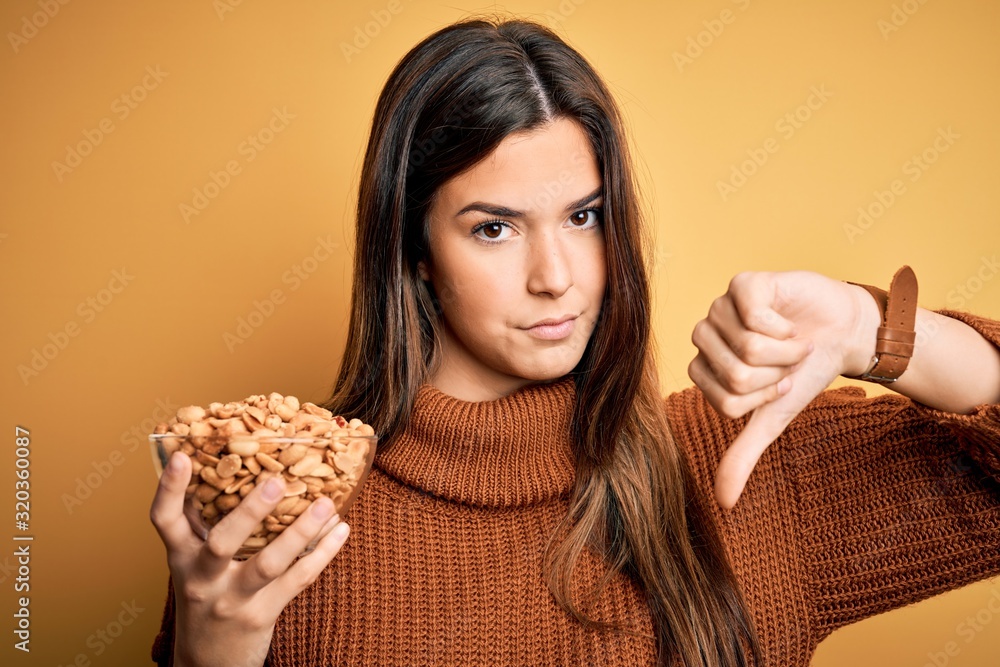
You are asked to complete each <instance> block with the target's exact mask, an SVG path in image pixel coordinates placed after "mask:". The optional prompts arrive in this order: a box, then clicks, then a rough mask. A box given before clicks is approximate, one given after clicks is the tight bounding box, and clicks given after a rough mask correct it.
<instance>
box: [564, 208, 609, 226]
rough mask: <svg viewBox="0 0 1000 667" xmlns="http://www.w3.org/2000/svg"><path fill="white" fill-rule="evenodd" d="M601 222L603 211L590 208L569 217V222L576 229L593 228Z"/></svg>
mask: <svg viewBox="0 0 1000 667" xmlns="http://www.w3.org/2000/svg"><path fill="white" fill-rule="evenodd" d="M600 221H601V210H600V209H596V208H588V209H584V210H583V211H577V212H576V213H574V214H573V215H571V216H570V217H569V222H570V224H571V225H572V226H574V227H593V226H595V225H597V224H598V223H599V222H600Z"/></svg>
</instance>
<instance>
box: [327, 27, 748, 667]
mask: <svg viewBox="0 0 1000 667" xmlns="http://www.w3.org/2000/svg"><path fill="white" fill-rule="evenodd" d="M556 117H566V118H572V119H574V120H576V121H577V122H579V123H580V125H581V126H582V127H583V128H584V130H585V131H586V133H587V135H588V137H589V139H590V143H591V146H592V148H593V151H594V154H595V155H596V157H597V160H598V169H599V171H600V173H601V174H602V179H603V184H604V190H603V194H604V237H605V239H606V244H607V245H606V257H607V270H608V275H607V288H606V293H605V298H604V302H603V304H602V311H601V316H600V318H599V320H598V323H597V325H596V328H595V330H594V332H593V334H592V336H591V339H590V342H589V344H588V347H587V349H586V351H585V353H584V355H583V358H582V359H581V361H580V363H579V365H578V366H577V368H576V369H574V372H573V378H574V381H575V384H576V404H575V406H574V415H573V432H572V438H573V446H574V451H575V454H576V467H577V476H576V483H575V485H574V490H573V494H572V498H571V500H570V511H569V514H568V515H567V517H566V518H565V520H564V522H563V524H562V526H561V527H560V529H559V530H558V531H557V533H556V535H555V536H554V539H553V541H552V542H551V543H550V545H549V548H548V549H547V552H546V576H547V581H548V584H549V588H550V590H551V591H552V593H553V595H554V596H555V599H556V600H557V601H558V603H559V604H560V605H561V606H562V607H563V608H564V609H565V610H567V611H568V612H569V613H570V614H572V615H573V616H574V617H576V618H577V619H578V620H579V621H580V622H581V623H584V624H587V625H592V626H597V625H601V624H599V623H597V622H595V621H593V620H592V619H590V618H588V617H587V615H586V613H585V611H584V610H583V608H582V607H583V605H581V604H580V603H579V601H577V600H575V599H574V597H573V595H572V594H571V590H572V586H571V582H572V580H573V572H574V568H575V567H576V565H577V563H578V562H579V559H580V556H581V554H582V552H583V551H584V549H593V550H595V551H596V552H598V553H600V554H601V555H602V556H603V557H604V559H605V561H606V562H607V565H608V577H610V576H612V575H613V574H614V573H619V572H620V573H624V574H625V575H627V576H629V577H631V578H633V579H634V580H635V581H636V582H637V583H638V584H639V585H640V586H641V587H642V589H643V590H644V591H645V595H646V600H647V602H648V605H649V610H650V613H651V616H652V620H653V627H654V628H655V631H656V640H657V645H658V648H659V663H660V664H662V665H668V664H674V663H675V662H677V661H679V662H680V663H681V664H683V665H687V666H690V667H694V666H695V665H709V666H712V667H737V666H745V665H750V664H756V665H760V664H762V661H761V657H760V649H759V646H758V640H757V636H756V632H755V629H754V625H753V622H752V619H751V617H750V615H749V613H748V611H747V608H746V605H745V602H744V600H743V598H742V596H741V595H740V592H739V589H738V587H737V584H736V578H735V575H734V573H733V571H732V569H731V566H730V564H729V562H728V561H727V559H726V557H725V552H724V550H723V545H722V542H721V540H720V538H719V536H718V533H717V530H716V527H715V525H714V524H713V522H712V519H711V517H710V515H709V513H708V510H707V507H706V506H705V502H704V499H701V498H699V497H698V494H696V490H695V486H694V483H693V478H692V476H691V472H690V469H689V466H688V464H687V462H686V460H685V458H684V455H683V452H682V451H681V450H680V449H679V448H678V447H677V446H676V444H675V442H674V440H673V438H672V437H671V433H670V429H669V425H668V424H667V422H666V418H665V416H664V406H663V400H662V398H661V396H660V389H659V382H658V379H657V376H656V369H655V364H654V361H653V351H652V346H651V342H650V295H649V285H648V279H647V267H646V263H645V261H644V255H645V252H644V251H645V250H646V247H647V244H646V241H645V237H644V236H643V231H642V230H643V222H642V217H641V211H640V207H639V203H638V195H637V188H636V184H635V182H634V180H633V173H632V168H631V162H630V158H629V155H628V149H627V145H626V141H625V135H624V130H623V124H622V121H621V117H620V114H619V111H618V109H617V107H616V104H615V102H614V100H613V98H612V97H611V95H610V93H609V92H608V90H607V88H606V87H605V85H604V83H603V82H602V81H601V79H600V77H599V76H598V75H597V73H596V72H595V71H594V69H593V68H592V67H591V66H590V64H589V63H587V61H586V60H585V59H584V58H583V57H582V56H581V55H580V54H579V53H577V52H576V51H575V50H574V49H572V48H571V47H569V46H568V45H567V44H566V43H564V42H563V41H562V40H561V39H560V38H559V37H558V36H557V35H555V34H554V33H553V32H552V31H550V30H549V29H547V28H545V27H544V26H541V25H538V24H536V23H532V22H529V21H524V20H501V19H496V20H492V21H491V20H482V19H469V20H465V21H461V22H459V23H456V24H453V25H450V26H447V27H445V28H443V29H441V30H439V31H437V32H435V33H434V34H432V35H430V36H428V37H427V38H425V39H424V40H423V41H422V42H420V43H419V44H417V46H415V47H414V48H413V49H412V50H411V51H410V52H409V53H407V54H406V55H405V56H404V57H403V59H402V60H401V61H400V62H399V63H398V64H397V65H396V67H395V69H394V70H393V71H392V73H391V74H390V76H389V79H388V81H387V83H386V84H385V87H384V88H383V90H382V93H381V95H380V96H379V99H378V103H377V106H376V109H375V115H374V118H373V120H372V126H371V132H370V136H369V140H368V147H367V151H366V153H365V160H364V165H363V167H362V172H361V181H360V186H359V192H358V210H357V236H356V243H357V250H356V255H355V264H354V286H353V292H352V301H351V320H350V329H349V332H348V337H347V347H346V352H345V355H344V359H343V362H342V364H341V368H340V373H339V375H338V377H337V381H336V384H335V387H334V390H333V395H332V397H331V398H330V400H329V401H327V403H326V406H327V407H329V408H330V409H332V410H334V411H336V412H339V413H342V414H351V415H356V416H359V417H361V418H362V419H364V420H365V421H366V422H368V423H370V424H372V425H373V426H374V427H375V429H376V432H378V433H380V434H381V439H380V447H383V448H384V447H391V446H392V441H393V439H394V438H395V437H396V436H397V435H398V434H399V433H400V432H401V431H402V430H403V429H404V428H405V427H406V425H407V420H408V416H409V414H410V411H411V409H412V407H413V401H414V397H415V395H416V392H417V389H418V388H419V387H420V385H421V384H422V383H423V382H425V381H426V379H427V377H428V369H430V368H432V365H433V363H434V362H435V359H436V354H437V348H436V345H437V341H438V339H439V337H438V335H437V331H438V327H439V326H440V324H439V317H440V309H439V303H440V299H444V298H447V296H448V295H442V294H433V293H432V292H431V289H430V288H429V287H428V285H427V284H425V283H424V281H422V280H421V279H420V277H419V274H418V271H417V263H418V262H419V261H420V260H421V259H424V258H425V256H426V253H427V229H426V225H425V222H424V221H425V218H426V216H427V212H428V209H429V206H430V203H431V200H432V198H433V196H434V193H435V192H436V191H437V190H438V188H439V187H440V186H441V185H442V184H443V183H445V182H446V181H447V180H448V179H450V178H452V177H454V176H456V175H458V174H460V173H462V172H463V171H465V170H466V169H468V168H470V167H472V166H473V165H475V164H476V163H478V162H479V161H480V160H482V159H483V158H484V157H486V156H487V155H489V154H490V153H491V152H492V151H493V150H494V149H495V148H496V147H497V146H498V145H499V144H500V142H501V141H502V140H503V139H504V138H505V137H506V136H508V135H509V134H511V133H514V132H522V131H527V130H531V129H534V128H537V127H539V126H542V125H544V124H545V123H547V122H549V121H551V120H553V119H554V118H556ZM623 350H628V352H629V353H628V354H622V351H623ZM748 653H749V654H750V655H752V656H753V661H752V662H751V661H750V658H749V657H748Z"/></svg>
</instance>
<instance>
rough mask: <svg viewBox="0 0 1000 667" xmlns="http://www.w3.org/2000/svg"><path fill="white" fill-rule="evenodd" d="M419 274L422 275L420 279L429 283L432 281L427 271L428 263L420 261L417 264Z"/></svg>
mask: <svg viewBox="0 0 1000 667" xmlns="http://www.w3.org/2000/svg"><path fill="white" fill-rule="evenodd" d="M417 273H418V274H419V275H420V279H421V280H424V281H427V280H430V279H431V273H430V271H428V270H427V262H425V261H424V260H420V261H419V262H417Z"/></svg>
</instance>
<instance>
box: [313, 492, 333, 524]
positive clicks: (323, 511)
mask: <svg viewBox="0 0 1000 667" xmlns="http://www.w3.org/2000/svg"><path fill="white" fill-rule="evenodd" d="M311 511H312V514H313V516H314V517H316V518H317V519H325V518H327V517H328V516H330V514H331V512H333V501H332V500H330V499H329V498H327V497H326V496H321V497H319V498H317V499H316V502H314V503H313V505H312V510H311Z"/></svg>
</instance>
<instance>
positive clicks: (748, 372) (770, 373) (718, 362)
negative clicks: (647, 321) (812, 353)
mask: <svg viewBox="0 0 1000 667" xmlns="http://www.w3.org/2000/svg"><path fill="white" fill-rule="evenodd" d="M691 339H692V341H693V342H694V343H695V345H696V346H697V347H698V350H699V354H700V355H701V356H702V357H703V358H704V360H705V362H706V364H707V366H708V368H709V369H710V370H711V372H712V374H713V375H714V376H715V378H716V379H717V380H718V381H719V382H720V383H721V384H722V386H723V387H725V388H726V389H727V390H728V391H730V392H732V393H734V394H750V393H753V392H755V391H757V390H759V389H763V388H764V387H767V386H769V385H772V384H775V383H777V382H778V381H779V380H781V378H783V377H784V376H785V375H787V374H788V370H787V368H786V367H785V366H779V365H766V366H751V365H749V364H747V363H745V362H744V361H743V360H742V359H740V358H739V357H737V356H736V355H735V354H733V351H732V350H731V349H730V347H729V344H728V343H726V341H725V340H723V339H722V336H721V335H719V333H718V331H717V330H716V329H715V327H713V326H712V325H711V324H709V323H707V322H706V321H704V320H703V321H702V322H699V323H698V325H697V326H696V327H695V331H694V334H692V337H691Z"/></svg>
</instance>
